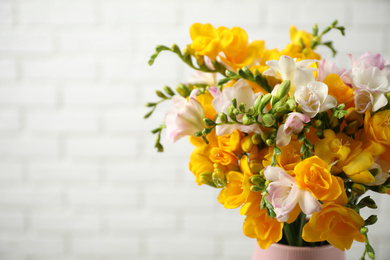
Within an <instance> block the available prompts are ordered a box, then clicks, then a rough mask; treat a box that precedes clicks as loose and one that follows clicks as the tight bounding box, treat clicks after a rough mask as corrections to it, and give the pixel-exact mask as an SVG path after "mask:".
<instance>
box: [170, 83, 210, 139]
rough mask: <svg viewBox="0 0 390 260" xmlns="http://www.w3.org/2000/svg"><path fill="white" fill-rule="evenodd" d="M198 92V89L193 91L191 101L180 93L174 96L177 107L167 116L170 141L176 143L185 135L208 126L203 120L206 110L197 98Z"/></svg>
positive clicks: (173, 101) (174, 103)
mask: <svg viewBox="0 0 390 260" xmlns="http://www.w3.org/2000/svg"><path fill="white" fill-rule="evenodd" d="M197 93H198V90H197V89H194V90H193V91H192V92H191V95H190V97H189V102H188V101H187V100H186V99H185V98H183V97H182V96H179V95H176V96H173V97H172V99H171V100H172V103H173V105H174V106H175V107H174V108H173V109H172V110H170V111H169V112H168V113H167V114H166V116H165V124H166V126H167V139H168V141H170V142H172V143H174V142H176V141H177V140H179V139H180V138H182V137H183V136H186V135H193V134H195V133H196V132H198V131H202V130H203V129H204V128H205V127H206V125H205V123H204V122H203V118H205V117H206V115H205V111H204V109H203V107H202V105H201V104H200V103H199V102H198V100H196V94H197Z"/></svg>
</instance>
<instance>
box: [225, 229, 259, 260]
mask: <svg viewBox="0 0 390 260" xmlns="http://www.w3.org/2000/svg"><path fill="white" fill-rule="evenodd" d="M255 246H257V242H256V239H253V238H249V237H246V236H244V234H242V236H241V237H240V239H238V238H237V236H236V237H234V238H225V239H223V243H222V255H223V256H225V257H236V258H240V259H250V258H251V256H253V252H254V250H255Z"/></svg>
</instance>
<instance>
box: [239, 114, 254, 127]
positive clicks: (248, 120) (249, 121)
mask: <svg viewBox="0 0 390 260" xmlns="http://www.w3.org/2000/svg"><path fill="white" fill-rule="evenodd" d="M242 123H243V124H244V125H250V124H252V123H253V118H252V117H251V116H249V115H247V114H244V116H243V117H242Z"/></svg>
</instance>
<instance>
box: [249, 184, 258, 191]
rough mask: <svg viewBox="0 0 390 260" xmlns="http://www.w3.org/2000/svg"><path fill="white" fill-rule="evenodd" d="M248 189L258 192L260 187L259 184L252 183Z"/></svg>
mask: <svg viewBox="0 0 390 260" xmlns="http://www.w3.org/2000/svg"><path fill="white" fill-rule="evenodd" d="M250 190H251V191H253V192H259V191H261V188H260V187H259V186H256V185H252V186H251V187H250Z"/></svg>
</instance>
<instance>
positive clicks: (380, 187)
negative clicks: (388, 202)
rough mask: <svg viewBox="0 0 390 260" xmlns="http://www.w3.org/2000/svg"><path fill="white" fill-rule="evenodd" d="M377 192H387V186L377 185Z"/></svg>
mask: <svg viewBox="0 0 390 260" xmlns="http://www.w3.org/2000/svg"><path fill="white" fill-rule="evenodd" d="M378 192H379V193H387V188H386V186H382V185H381V186H379V187H378Z"/></svg>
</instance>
